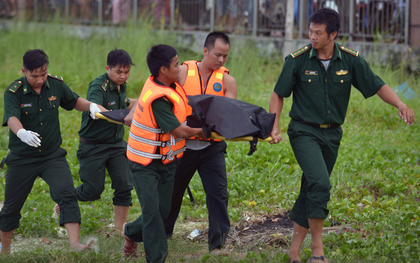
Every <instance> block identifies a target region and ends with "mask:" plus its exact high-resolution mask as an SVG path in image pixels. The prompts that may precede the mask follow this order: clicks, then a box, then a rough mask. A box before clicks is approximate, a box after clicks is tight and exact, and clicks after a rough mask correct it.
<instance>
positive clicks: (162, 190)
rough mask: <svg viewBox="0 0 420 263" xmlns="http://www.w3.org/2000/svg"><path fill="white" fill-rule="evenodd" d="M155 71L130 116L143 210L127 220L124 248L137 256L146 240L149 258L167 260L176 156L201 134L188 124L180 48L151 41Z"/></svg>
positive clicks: (132, 156) (131, 144) (132, 157)
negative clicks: (167, 225)
mask: <svg viewBox="0 0 420 263" xmlns="http://www.w3.org/2000/svg"><path fill="white" fill-rule="evenodd" d="M147 65H148V67H149V70H150V72H151V73H152V76H151V77H149V78H148V79H147V81H146V82H145V84H144V86H143V90H142V93H141V94H140V97H139V100H138V103H137V106H136V107H135V108H133V109H132V110H131V111H130V114H129V116H128V118H130V119H132V125H131V128H130V137H129V140H128V148H127V157H128V159H129V165H130V169H131V171H132V173H133V181H134V186H135V189H136V192H137V196H138V198H139V201H140V205H141V208H142V214H141V215H140V216H139V217H138V218H137V219H136V220H134V221H133V222H130V223H127V224H125V227H124V234H125V237H124V238H125V242H124V252H125V254H126V255H127V256H133V255H136V250H137V242H143V244H144V251H145V254H146V261H147V262H159V263H163V262H165V259H166V257H167V255H168V244H167V240H166V234H165V227H164V224H163V222H164V220H165V219H166V218H167V217H168V215H169V212H170V209H171V198H172V191H173V186H174V175H175V172H176V167H177V159H178V158H181V157H182V154H183V151H185V140H184V138H189V137H191V136H195V135H199V136H200V137H201V138H202V139H206V137H205V135H204V133H203V130H202V129H201V128H191V127H189V126H187V125H185V121H186V116H187V115H188V114H191V109H190V108H189V107H190V106H189V105H188V102H187V101H188V99H187V96H186V93H185V91H184V89H183V88H182V87H181V86H180V85H179V83H178V80H179V61H178V56H177V52H176V50H175V49H174V48H173V47H171V46H168V45H157V46H153V47H152V48H151V49H150V51H149V53H148V54H147Z"/></svg>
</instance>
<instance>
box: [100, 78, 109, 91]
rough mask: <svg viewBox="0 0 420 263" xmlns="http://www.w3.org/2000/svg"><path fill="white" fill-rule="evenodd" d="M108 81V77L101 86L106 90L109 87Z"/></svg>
mask: <svg viewBox="0 0 420 263" xmlns="http://www.w3.org/2000/svg"><path fill="white" fill-rule="evenodd" d="M108 83H109V80H107V79H106V80H105V81H104V83H102V85H101V87H102V89H103V90H104V91H106V90H107V89H108Z"/></svg>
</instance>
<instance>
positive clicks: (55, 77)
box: [48, 74, 64, 81]
mask: <svg viewBox="0 0 420 263" xmlns="http://www.w3.org/2000/svg"><path fill="white" fill-rule="evenodd" d="M48 76H49V77H51V78H53V79H58V80H61V81H64V79H63V77H61V76H57V75H53V74H48Z"/></svg>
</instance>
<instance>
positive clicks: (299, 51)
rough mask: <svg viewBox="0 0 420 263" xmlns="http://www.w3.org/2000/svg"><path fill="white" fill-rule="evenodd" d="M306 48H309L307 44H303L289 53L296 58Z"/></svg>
mask: <svg viewBox="0 0 420 263" xmlns="http://www.w3.org/2000/svg"><path fill="white" fill-rule="evenodd" d="M308 50H309V47H308V46H304V47H302V48H299V49H298V50H296V51H294V52H292V53H290V55H291V56H292V58H296V57H298V56H300V55H302V54H303V53H305V52H306V51H308Z"/></svg>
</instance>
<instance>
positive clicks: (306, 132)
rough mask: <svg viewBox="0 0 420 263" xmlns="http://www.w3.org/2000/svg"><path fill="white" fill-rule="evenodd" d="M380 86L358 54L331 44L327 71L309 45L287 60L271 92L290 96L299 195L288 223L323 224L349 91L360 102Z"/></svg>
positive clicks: (289, 133) (291, 132) (303, 224)
mask: <svg viewBox="0 0 420 263" xmlns="http://www.w3.org/2000/svg"><path fill="white" fill-rule="evenodd" d="M384 84H385V83H384V82H383V81H382V80H381V79H380V78H379V77H378V76H377V75H376V74H375V73H373V72H372V70H371V69H370V67H369V65H368V64H367V62H366V61H365V60H364V59H363V58H362V57H361V56H359V54H358V52H357V51H354V50H352V49H349V48H346V47H343V46H339V45H338V44H335V47H334V54H333V56H332V58H331V60H330V62H329V65H328V68H327V70H325V67H324V64H323V63H322V61H321V60H320V59H319V57H318V53H317V51H316V50H315V49H313V48H312V46H311V45H309V46H305V47H303V48H301V49H299V50H297V51H295V52H293V53H292V54H291V55H289V56H287V57H286V60H285V62H284V65H283V70H282V72H281V74H280V76H279V78H278V81H277V84H276V86H275V88H274V91H275V92H276V93H277V94H278V95H279V96H281V97H289V96H290V95H291V94H292V92H293V104H292V109H291V111H290V113H289V116H290V117H291V118H292V120H291V122H290V124H289V127H288V130H287V133H288V135H289V138H290V144H291V146H292V148H293V151H294V154H295V156H296V159H297V161H298V163H299V165H300V167H301V168H302V171H303V175H302V184H301V191H300V194H299V196H298V199H297V200H296V203H295V205H294V206H293V209H292V211H291V212H290V218H291V219H292V220H293V221H295V222H296V223H298V224H299V225H301V226H304V227H306V228H309V224H308V218H326V217H327V215H328V213H329V211H328V209H327V203H328V201H329V197H330V193H329V191H330V189H331V183H330V180H329V176H330V174H331V171H332V169H333V167H334V164H335V161H336V159H337V154H338V148H339V146H340V140H341V137H342V129H341V127H340V125H341V124H343V123H344V119H345V116H346V111H347V107H348V103H349V100H350V91H351V85H353V86H354V87H355V88H356V89H358V90H359V91H360V92H361V93H362V94H363V96H364V97H365V98H368V97H371V96H373V95H375V94H376V92H377V91H378V90H379V89H380V88H381V87H382V86H383V85H384Z"/></svg>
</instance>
